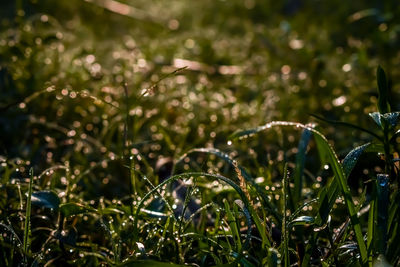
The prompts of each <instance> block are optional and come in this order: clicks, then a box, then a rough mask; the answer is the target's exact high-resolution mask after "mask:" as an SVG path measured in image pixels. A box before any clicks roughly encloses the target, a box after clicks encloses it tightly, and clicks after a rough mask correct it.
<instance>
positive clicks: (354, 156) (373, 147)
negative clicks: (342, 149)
mask: <svg viewBox="0 0 400 267" xmlns="http://www.w3.org/2000/svg"><path fill="white" fill-rule="evenodd" d="M364 152H377V153H383V152H384V147H383V145H382V144H376V143H366V144H364V145H361V146H358V147H356V148H354V149H353V150H351V151H350V152H349V153H348V154H347V155H346V157H345V158H344V159H343V162H342V166H343V170H344V173H345V174H346V177H349V175H350V173H351V171H352V170H353V168H354V167H355V165H356V163H357V161H358V159H359V158H360V156H361V155H362V154H363V153H364Z"/></svg>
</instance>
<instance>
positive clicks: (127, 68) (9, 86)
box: [0, 0, 400, 191]
mask: <svg viewBox="0 0 400 267" xmlns="http://www.w3.org/2000/svg"><path fill="white" fill-rule="evenodd" d="M0 5H1V6H0V18H1V20H0V90H1V91H0V94H1V98H0V109H1V113H0V124H1V131H0V139H1V140H2V141H1V142H0V154H1V155H3V156H4V157H5V158H7V159H16V162H19V163H21V162H26V161H27V162H28V163H29V164H31V165H33V166H35V168H37V170H42V169H44V168H45V167H48V166H52V165H54V164H56V163H59V162H66V161H69V162H70V164H72V165H73V166H76V168H77V169H78V170H79V169H80V171H83V170H84V169H86V168H87V167H88V166H91V165H93V164H94V163H95V162H99V161H101V160H102V159H104V158H113V157H114V156H115V155H118V156H119V155H123V154H124V153H125V152H124V149H125V150H127V149H128V148H129V149H130V152H135V151H140V152H141V153H142V154H143V155H144V156H145V157H146V158H147V159H148V160H149V162H150V166H151V168H155V165H156V162H157V161H158V160H159V159H160V158H165V157H175V158H176V157H178V156H179V155H181V154H182V153H184V152H185V151H188V150H189V149H191V148H195V147H217V148H220V149H224V150H230V149H231V148H230V147H229V146H228V145H227V141H228V137H229V135H230V134H232V133H233V132H234V131H236V130H238V129H243V128H246V127H253V126H256V125H260V124H263V123H265V122H267V121H271V120H288V121H299V122H303V123H307V122H310V121H315V120H314V119H313V118H312V117H310V114H313V113H315V114H319V115H322V116H324V117H327V118H329V119H333V120H343V121H346V122H351V123H356V124H359V125H361V126H363V127H366V128H369V125H370V124H371V123H372V121H371V119H370V118H368V117H367V116H364V117H361V119H360V114H366V113H368V112H372V111H375V110H376V108H375V103H376V102H377V93H376V84H375V80H376V77H375V70H376V67H377V66H378V65H379V64H380V65H382V66H383V67H384V68H385V70H386V72H387V73H388V74H389V78H390V81H399V80H400V79H399V76H400V71H399V63H400V52H399V49H398V48H399V47H400V46H399V45H400V38H399V36H400V21H399V15H400V14H399V12H400V7H399V5H398V3H397V1H368V2H366V1H351V2H346V3H345V4H344V3H343V2H342V1H335V0H333V1H317V0H289V1H279V2H276V1H256V0H232V1H211V0H202V1H191V2H189V1H177V0H170V1H156V0H152V1H149V0H146V1H141V0H137V1H121V2H117V1H114V0H87V1H82V0H71V1H59V2H53V1H37V0H33V1H32V0H30V1H27V0H18V1H2V3H1V4H0ZM18 6H19V8H18ZM18 10H19V11H18ZM180 67H187V68H186V69H185V70H183V71H180V72H179V73H177V74H176V75H171V76H169V77H167V78H166V79H164V80H162V81H161V82H159V83H157V81H159V80H160V79H161V78H162V77H164V76H165V75H167V74H168V73H171V72H172V71H173V70H175V69H177V68H180ZM124 83H126V84H127V91H126V90H125V89H124V87H123V84H124ZM154 83H157V86H155V87H154V88H153V89H154V90H152V92H149V93H148V94H145V95H144V96H141V95H142V92H144V91H143V90H146V88H150V87H151V86H152V84H154ZM398 92H399V83H398V82H397V83H393V86H392V95H391V98H390V99H391V102H392V106H393V107H395V108H394V109H395V110H399V105H400V104H399V103H400V101H399V93H398ZM88 96H90V97H88ZM106 102H107V103H108V104H107V103H106ZM126 114H129V116H128V119H127V118H126ZM125 124H127V125H128V131H127V139H128V143H127V147H128V148H126V147H125V146H124V125H125ZM322 126H323V127H324V129H323V130H324V133H325V134H327V136H328V138H329V139H332V140H333V142H334V143H335V147H336V149H337V151H338V152H339V154H341V155H344V153H346V152H348V150H349V147H353V146H355V145H356V143H355V141H354V140H357V142H363V141H365V140H366V139H367V140H368V138H369V137H367V136H364V135H363V134H362V133H359V132H356V131H352V130H346V129H343V131H340V132H339V131H337V130H334V129H333V128H329V127H326V125H325V124H322ZM333 134H334V135H333ZM260 138H263V140H264V142H263V143H264V145H263V146H259V145H257V144H258V141H259V140H254V141H253V143H252V141H249V142H250V143H246V144H244V145H243V146H241V145H240V144H238V145H237V146H236V147H235V149H237V151H238V154H239V155H241V157H243V160H246V158H249V161H250V162H249V164H248V165H249V166H252V165H253V164H255V163H254V158H256V159H257V160H258V161H259V162H261V163H262V164H265V165H266V166H268V165H269V164H270V163H271V162H282V161H283V160H284V159H289V160H290V159H291V158H293V155H294V154H295V153H294V152H295V150H293V151H292V153H291V152H290V151H291V150H289V152H284V151H288V149H289V148H290V149H291V148H296V147H297V142H298V141H297V140H298V134H295V133H294V134H290V135H289V136H288V137H283V136H282V135H280V134H279V133H277V134H276V135H268V137H267V136H266V135H265V136H262V137H260ZM246 142H247V141H246ZM129 149H128V150H129ZM250 159H251V160H250ZM29 164H28V165H29ZM17 165H18V164H17ZM312 166H313V165H312V164H311V166H310V168H312ZM258 167H261V166H258ZM116 168H117V167H116ZM77 172H78V173H79V171H77ZM115 172H117V173H118V168H117V169H116V170H115ZM260 173H261V171H260ZM102 175H103V176H104V177H106V176H107V175H108V174H107V173H103V174H102ZM120 175H121V177H125V176H126V174H124V173H121V174H120ZM118 190H123V186H122V187H120V188H119V189H116V191H118ZM94 191H96V190H94Z"/></svg>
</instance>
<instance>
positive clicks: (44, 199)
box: [31, 191, 60, 211]
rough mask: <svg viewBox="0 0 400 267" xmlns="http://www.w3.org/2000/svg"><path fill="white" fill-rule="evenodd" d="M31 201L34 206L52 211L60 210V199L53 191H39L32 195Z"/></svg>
mask: <svg viewBox="0 0 400 267" xmlns="http://www.w3.org/2000/svg"><path fill="white" fill-rule="evenodd" d="M31 201H32V204H33V205H36V206H39V207H44V208H48V209H52V210H56V211H57V210H58V206H59V205H60V199H59V198H58V196H57V194H56V193H54V192H52V191H39V192H34V193H32V197H31Z"/></svg>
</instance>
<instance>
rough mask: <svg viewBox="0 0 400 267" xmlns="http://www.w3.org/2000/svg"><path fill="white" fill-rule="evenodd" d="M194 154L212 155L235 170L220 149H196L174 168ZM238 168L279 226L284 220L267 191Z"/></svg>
mask: <svg viewBox="0 0 400 267" xmlns="http://www.w3.org/2000/svg"><path fill="white" fill-rule="evenodd" d="M193 153H206V154H212V155H215V156H217V157H218V158H220V159H222V160H224V161H225V162H226V163H228V164H229V165H230V167H231V168H235V163H234V160H233V159H232V158H231V157H230V156H229V155H228V154H226V153H224V152H222V151H220V150H219V149H216V148H195V149H191V150H189V151H188V152H186V153H185V154H183V155H182V156H181V157H179V159H178V160H177V161H176V162H175V164H174V168H175V166H176V165H178V164H179V163H180V162H182V161H183V160H184V159H185V158H186V157H188V156H189V155H190V154H193ZM237 167H238V168H239V170H240V172H241V174H242V175H243V177H244V179H245V180H246V182H249V183H250V184H251V186H252V187H254V188H255V189H256V191H257V193H258V194H259V195H260V197H261V198H262V199H263V201H264V203H265V205H266V208H267V210H268V211H269V212H271V214H272V215H273V216H274V218H275V219H276V220H277V222H278V224H280V223H281V221H282V218H281V215H280V214H279V213H278V211H277V208H276V207H275V206H273V205H272V204H271V202H270V200H269V199H268V197H267V195H268V194H267V191H266V190H265V189H264V188H263V187H261V186H259V185H258V184H257V183H256V182H255V181H254V178H253V177H252V176H251V175H250V174H249V173H248V172H247V171H246V169H244V168H243V167H242V166H240V165H237ZM174 173H175V169H174V170H173V171H172V174H174Z"/></svg>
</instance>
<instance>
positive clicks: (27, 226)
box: [24, 168, 33, 255]
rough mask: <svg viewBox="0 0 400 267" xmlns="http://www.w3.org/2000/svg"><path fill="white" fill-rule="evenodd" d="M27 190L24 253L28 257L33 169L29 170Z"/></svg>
mask: <svg viewBox="0 0 400 267" xmlns="http://www.w3.org/2000/svg"><path fill="white" fill-rule="evenodd" d="M29 176H30V179H29V189H28V198H27V200H26V213H25V228H24V253H25V255H28V253H29V244H30V234H31V198H32V185H33V168H30V170H29Z"/></svg>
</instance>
